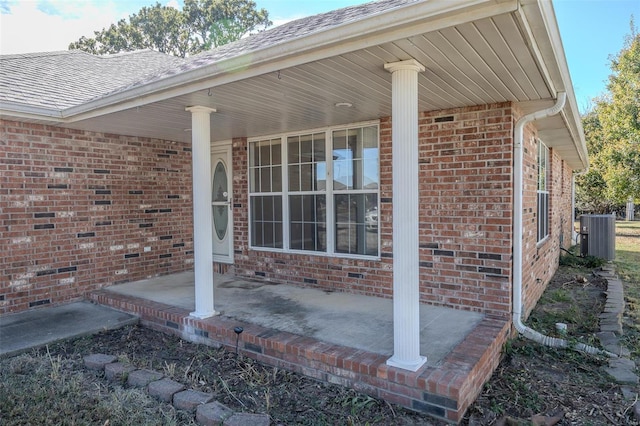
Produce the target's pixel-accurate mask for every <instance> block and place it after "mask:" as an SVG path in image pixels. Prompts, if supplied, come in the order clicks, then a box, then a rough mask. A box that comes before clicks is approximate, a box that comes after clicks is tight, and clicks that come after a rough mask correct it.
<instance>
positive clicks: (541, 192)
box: [536, 139, 551, 245]
mask: <svg viewBox="0 0 640 426" xmlns="http://www.w3.org/2000/svg"><path fill="white" fill-rule="evenodd" d="M550 154H551V150H550V149H549V147H547V145H546V144H545V143H544V142H542V141H541V140H540V139H538V140H537V158H536V164H537V170H538V173H537V184H536V212H537V218H536V219H537V220H536V241H537V244H538V245H539V244H542V243H543V242H544V241H546V240H547V239H548V238H549V235H550V227H549V215H550V205H549V204H550V198H551V197H550V191H549V175H550V167H549V165H550V159H551V155H550Z"/></svg>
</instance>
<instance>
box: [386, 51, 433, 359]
mask: <svg viewBox="0 0 640 426" xmlns="http://www.w3.org/2000/svg"><path fill="white" fill-rule="evenodd" d="M384 68H385V69H386V70H387V71H389V72H391V74H392V76H391V82H392V104H391V107H392V115H391V122H392V133H391V137H392V145H393V148H392V156H393V162H392V167H393V356H392V357H391V358H389V359H388V360H387V364H388V365H391V366H393V367H398V368H403V369H405V370H411V371H416V370H418V369H419V368H420V367H421V366H422V365H423V364H424V363H425V362H427V358H426V357H423V356H420V294H419V272H420V269H419V261H420V259H419V251H418V246H419V240H418V73H419V72H422V71H424V69H425V68H424V66H423V65H422V64H420V63H419V62H418V61H416V60H415V59H410V60H407V61H400V62H394V63H390V64H385V66H384Z"/></svg>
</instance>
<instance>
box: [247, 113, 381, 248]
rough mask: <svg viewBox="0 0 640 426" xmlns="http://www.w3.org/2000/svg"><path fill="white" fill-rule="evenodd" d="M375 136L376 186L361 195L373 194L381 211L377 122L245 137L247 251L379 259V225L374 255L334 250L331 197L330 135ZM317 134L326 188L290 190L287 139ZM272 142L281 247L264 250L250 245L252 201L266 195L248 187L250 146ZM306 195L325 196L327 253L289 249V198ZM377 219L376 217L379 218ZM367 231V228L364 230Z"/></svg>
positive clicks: (331, 162) (331, 143)
mask: <svg viewBox="0 0 640 426" xmlns="http://www.w3.org/2000/svg"><path fill="white" fill-rule="evenodd" d="M374 126H375V131H376V136H377V149H378V159H377V177H378V187H377V189H375V190H368V191H364V192H369V193H374V192H375V195H376V198H377V205H376V206H375V207H376V209H377V211H378V212H379V211H380V186H381V185H380V170H381V168H380V160H381V159H380V157H381V155H380V120H369V121H364V122H357V123H349V124H345V125H340V126H328V127H322V128H317V129H309V130H302V131H298V132H287V133H279V134H275V135H267V136H261V137H256V138H248V139H247V191H248V194H247V198H248V209H247V210H248V214H247V222H248V230H249V234H248V238H247V240H248V244H249V249H250V250H254V251H265V252H276V253H291V254H303V255H309V256H324V257H339V258H352V259H366V260H379V259H380V258H381V248H382V247H381V238H380V234H381V232H380V226H379V224H378V227H377V230H376V233H377V236H376V242H377V254H376V255H367V254H358V253H356V254H353V253H344V252H338V251H337V248H336V238H335V229H336V228H335V226H336V220H335V205H334V197H335V195H336V192H335V191H334V188H333V155H332V153H333V148H334V146H333V144H334V142H333V134H334V132H336V131H340V130H350V129H360V128H365V127H374ZM318 133H324V135H325V156H326V158H325V162H326V172H325V173H326V185H325V188H324V189H322V190H314V191H291V190H290V186H289V165H290V163H289V152H288V149H289V147H288V145H289V143H288V142H289V138H291V137H300V136H305V135H315V134H318ZM274 139H280V141H281V142H280V144H281V152H280V154H281V159H282V161H281V163H280V166H281V173H282V176H281V182H282V191H281V192H279V193H278V194H279V195H281V196H282V242H283V244H282V248H275V247H264V246H256V245H253V232H254V229H253V220H252V208H253V199H254V198H255V197H257V196H261V195H265V193H260V192H253V191H252V187H251V179H252V176H251V169H252V165H251V157H250V156H251V146H252V144H253V143H256V142H261V141H266V140H269V141H273V140H274ZM359 191H361V190H355V191H354V193H359ZM339 193H343V191H339ZM305 194H316V195H319V194H322V195H324V196H325V200H326V201H325V205H326V215H325V217H326V251H314V250H301V249H292V248H291V233H290V227H291V215H290V197H291V196H296V195H305ZM378 216H379V215H378ZM365 232H366V229H365Z"/></svg>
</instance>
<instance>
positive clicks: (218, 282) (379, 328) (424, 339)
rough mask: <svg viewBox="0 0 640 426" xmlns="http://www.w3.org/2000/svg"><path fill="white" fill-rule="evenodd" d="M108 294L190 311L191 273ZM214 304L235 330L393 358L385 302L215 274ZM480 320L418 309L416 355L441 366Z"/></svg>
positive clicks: (121, 286)
mask: <svg viewBox="0 0 640 426" xmlns="http://www.w3.org/2000/svg"><path fill="white" fill-rule="evenodd" d="M107 291H111V292H115V293H118V294H123V295H128V296H135V297H140V298H143V299H149V300H153V301H154V302H159V303H164V304H167V305H172V306H178V307H181V308H184V309H186V310H188V311H189V312H193V311H194V310H195V301H194V297H195V296H194V294H195V292H194V274H193V272H182V273H179V274H173V275H165V276H161V277H156V278H151V279H147V280H142V281H136V282H132V283H126V284H119V285H115V286H112V287H109V288H107ZM214 301H215V302H214V305H215V309H216V311H218V312H220V315H221V316H223V317H225V318H229V319H232V320H236V321H237V322H238V325H240V326H243V325H245V324H246V323H251V324H257V325H261V326H263V327H266V328H271V329H275V330H279V331H286V332H289V333H293V334H298V335H301V336H308V337H313V338H315V339H317V340H319V341H323V342H328V343H334V344H337V345H342V346H347V347H351V348H356V349H362V350H365V351H368V352H373V353H376V354H380V355H387V356H389V357H390V356H391V355H392V354H393V306H392V301H391V300H390V299H383V298H379V297H371V296H362V295H354V294H349V293H342V292H325V291H322V290H318V289H313V288H301V287H295V286H292V285H285V284H274V283H270V282H265V281H257V280H256V281H249V280H244V279H239V278H237V277H233V276H226V275H219V274H216V275H215V277H214ZM482 318H484V315H482V314H480V313H476V312H467V311H461V310H456V309H448V308H443V307H439V306H428V305H421V306H420V342H421V345H420V355H424V356H426V357H427V365H431V366H435V365H438V364H439V363H440V362H442V360H443V359H444V357H445V356H446V355H447V354H448V353H449V352H451V350H452V349H453V348H454V347H455V346H456V345H458V344H459V343H460V342H462V341H463V340H464V338H465V337H466V336H467V335H468V334H469V333H470V332H471V331H472V330H473V329H474V328H475V327H476V325H478V323H479V322H480V321H481V320H482Z"/></svg>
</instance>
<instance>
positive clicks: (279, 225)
mask: <svg viewBox="0 0 640 426" xmlns="http://www.w3.org/2000/svg"><path fill="white" fill-rule="evenodd" d="M249 181H250V182H249V192H250V197H249V198H250V234H251V236H250V241H251V246H252V247H255V248H258V247H259V248H267V249H282V250H287V251H302V252H319V253H327V254H330V255H332V254H339V255H347V256H349V255H354V256H378V254H379V232H378V199H379V196H378V195H379V194H378V193H379V186H380V178H379V150H378V126H377V125H367V126H360V127H349V128H333V129H328V130H326V131H318V132H309V133H303V134H295V135H287V136H283V137H280V138H271V139H266V140H258V141H250V142H249Z"/></svg>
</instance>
